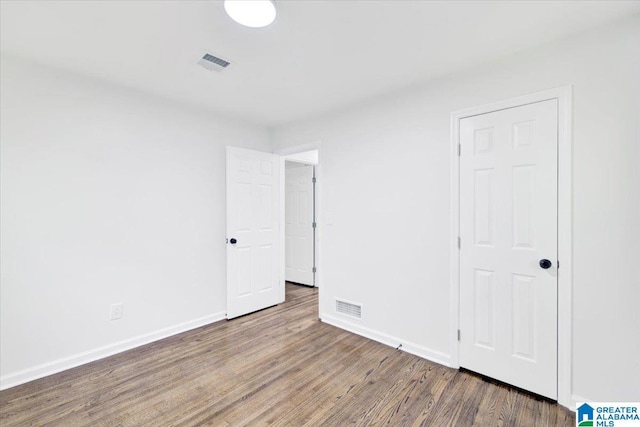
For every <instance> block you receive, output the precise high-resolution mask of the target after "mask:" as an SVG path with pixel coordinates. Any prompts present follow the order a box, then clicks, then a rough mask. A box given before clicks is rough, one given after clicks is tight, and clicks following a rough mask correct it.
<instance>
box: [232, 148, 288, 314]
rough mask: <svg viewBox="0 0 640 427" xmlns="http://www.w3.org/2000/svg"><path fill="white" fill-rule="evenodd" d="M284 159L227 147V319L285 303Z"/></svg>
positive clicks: (268, 154)
mask: <svg viewBox="0 0 640 427" xmlns="http://www.w3.org/2000/svg"><path fill="white" fill-rule="evenodd" d="M279 167H280V166H279V157H278V156H276V155H274V154H270V153H262V152H260V151H253V150H245V149H241V148H234V147H227V240H228V242H227V319H231V318H234V317H237V316H242V315H243V314H247V313H251V312H253V311H256V310H260V309H263V308H266V307H270V306H272V305H275V304H278V303H279V302H281V301H280V295H281V294H280V292H278V291H279V288H278V287H279V283H278V282H279V280H278V270H279V268H278V267H279V262H278V257H279V253H280V252H279V233H278V216H279V198H280V194H279V193H280V182H279V174H280V169H279Z"/></svg>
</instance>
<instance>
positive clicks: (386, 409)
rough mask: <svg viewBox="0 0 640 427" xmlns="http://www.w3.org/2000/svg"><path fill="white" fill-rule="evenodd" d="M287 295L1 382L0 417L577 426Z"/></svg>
mask: <svg viewBox="0 0 640 427" xmlns="http://www.w3.org/2000/svg"><path fill="white" fill-rule="evenodd" d="M286 292H287V302H286V303H284V304H281V305H279V306H277V307H272V308H270V309H266V310H263V311H260V312H257V313H254V314H251V315H248V316H244V317H241V318H238V319H234V320H232V321H221V322H217V323H214V324H212V325H208V326H205V327H202V328H199V329H195V330H192V331H189V332H185V333H183V334H180V335H176V336H173V337H170V338H167V339H164V340H162V341H158V342H155V343H151V344H149V345H146V346H143V347H139V348H136V349H134V350H131V351H128V352H125V353H121V354H118V355H115V356H112V357H109V358H107V359H103V360H100V361H97V362H94V363H90V364H87V365H84V366H81V367H78V368H75V369H71V370H69V371H65V372H62V373H59V374H56V375H52V376H50V377H47V378H43V379H40V380H37V381H33V382H30V383H27V384H23V385H21V386H17V387H14V388H11V389H8V390H4V391H2V392H0V426H2V427H9V426H44V425H46V426H154V427H159V426H253V425H255V426H261V425H274V426H373V425H388V426H483V427H484V426H573V425H575V420H574V415H573V413H572V412H571V411H569V410H566V409H564V408H562V407H560V406H558V405H556V404H554V403H552V402H549V401H547V400H544V399H541V398H536V397H535V396H532V395H530V394H527V393H524V392H521V391H519V390H516V389H513V388H510V387H507V386H505V385H501V384H494V383H492V382H489V381H486V380H484V379H482V378H480V377H478V376H476V375H472V374H469V373H466V372H460V371H457V370H454V369H449V368H446V367H444V366H441V365H438V364H435V363H432V362H429V361H427V360H424V359H421V358H419V357H416V356H412V355H410V354H407V353H404V352H402V351H398V350H395V349H393V348H390V347H387V346H385V345H382V344H378V343H376V342H374V341H371V340H368V339H366V338H362V337H359V336H357V335H353V334H350V333H348V332H345V331H343V330H341V329H338V328H335V327H333V326H330V325H327V324H324V323H322V322H320V321H318V312H317V307H318V302H317V289H314V288H307V287H302V286H295V285H290V284H288V285H287V289H286Z"/></svg>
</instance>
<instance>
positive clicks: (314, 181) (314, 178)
mask: <svg viewBox="0 0 640 427" xmlns="http://www.w3.org/2000/svg"><path fill="white" fill-rule="evenodd" d="M311 182H313V183H314V184H315V183H316V177H315V176H314V177H313V178H311Z"/></svg>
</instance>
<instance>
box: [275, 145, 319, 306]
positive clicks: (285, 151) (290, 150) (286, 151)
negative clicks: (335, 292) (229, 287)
mask: <svg viewBox="0 0 640 427" xmlns="http://www.w3.org/2000/svg"><path fill="white" fill-rule="evenodd" d="M321 145H322V142H321V141H314V142H309V143H307V144H301V145H296V146H293V147H287V148H281V149H279V150H275V151H274V154H277V155H279V156H280V192H281V193H282V194H285V193H284V191H285V187H284V185H285V157H286V156H288V155H291V154H298V153H304V152H305V151H313V150H318V164H317V165H315V174H316V192H315V215H316V230H315V265H316V274H315V277H314V279H315V280H314V285H315V287H317V288H319V289H318V292H321V290H320V289H322V286H321V283H322V268H321V267H322V249H321V246H322V238H321V235H322V225H321V224H322V221H321V219H322V167H321V165H322V149H321ZM279 220H280V241H281V242H282V244H281V245H280V288H281V292H282V294H281V298H280V299H281V300H282V301H284V300H285V259H286V258H285V256H286V254H285V245H284V242H285V235H284V234H285V232H284V228H285V198H284V197H282V198H281V199H280V218H279ZM319 301H320V299H319V298H318V302H319Z"/></svg>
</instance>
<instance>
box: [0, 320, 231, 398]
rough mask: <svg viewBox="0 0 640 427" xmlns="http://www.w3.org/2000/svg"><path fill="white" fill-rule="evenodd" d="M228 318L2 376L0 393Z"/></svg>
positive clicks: (172, 329) (192, 322)
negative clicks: (0, 391)
mask: <svg viewBox="0 0 640 427" xmlns="http://www.w3.org/2000/svg"><path fill="white" fill-rule="evenodd" d="M225 317H226V315H225V313H224V312H221V313H214V314H210V315H208V316H204V317H201V318H199V319H194V320H190V321H188V322H184V323H180V324H178V325H174V326H169V327H168V328H164V329H160V330H158V331H155V332H151V333H148V334H143V335H138V336H137V337H133V338H129V339H126V340H123V341H119V342H116V343H113V344H109V345H106V346H104V347H99V348H96V349H93V350H89V351H85V352H82V353H79V354H76V355H73V356H69V357H65V358H62V359H58V360H53V361H51V362H47V363H43V364H41V365H37V366H34V367H32V368H27V369H23V370H21V371H18V372H13V373H10V374H7V375H3V376H2V377H0V390H4V389H7V388H11V387H15V386H17V385H20V384H24V383H26V382H29V381H33V380H37V379H38V378H43V377H46V376H49V375H53V374H57V373H58V372H62V371H66V370H67V369H71V368H75V367H77V366H80V365H84V364H86V363H89V362H94V361H96V360H99V359H104V358H105V357H109V356H113V355H114V354H117V353H122V352H123V351H127V350H131V349H133V348H136V347H140V346H141V345H145V344H149V343H151V342H154V341H158V340H161V339H163V338H167V337H170V336H172V335H176V334H179V333H182V332H186V331H189V330H191V329H195V328H199V327H201V326H205V325H208V324H210V323H213V322H217V321H219V320H222V319H224V318H225Z"/></svg>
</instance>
